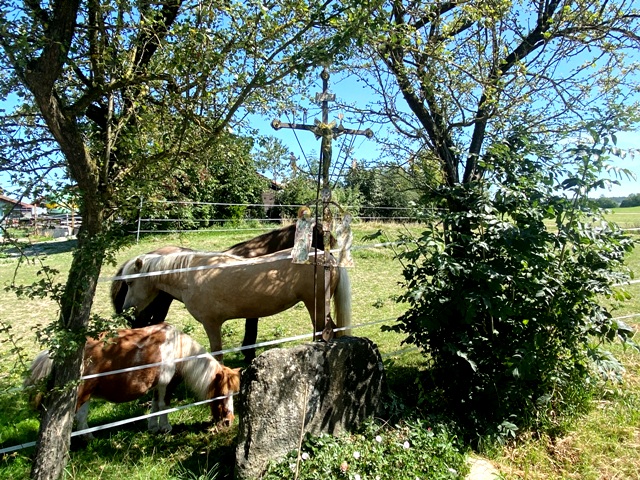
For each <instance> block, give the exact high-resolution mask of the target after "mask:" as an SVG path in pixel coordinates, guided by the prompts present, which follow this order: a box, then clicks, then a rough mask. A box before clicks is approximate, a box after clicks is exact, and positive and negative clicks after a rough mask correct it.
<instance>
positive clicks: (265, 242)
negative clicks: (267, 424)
mask: <svg viewBox="0 0 640 480" xmlns="http://www.w3.org/2000/svg"><path fill="white" fill-rule="evenodd" d="M295 234H296V226H295V225H289V226H288V227H283V228H278V229H276V230H272V231H270V232H267V233H263V234H262V235H258V236H257V237H255V238H252V239H250V240H247V241H244V242H241V243H237V244H235V245H233V246H232V247H231V248H229V249H228V250H225V252H224V253H229V254H231V255H237V256H239V257H245V258H254V257H260V256H262V255H267V254H269V253H275V252H279V251H281V250H286V249H288V248H292V247H293V242H294V239H295ZM335 243H336V241H335V238H334V237H333V236H332V237H331V247H334V246H335ZM311 245H312V246H313V247H318V248H322V246H323V236H322V229H320V228H319V227H317V226H316V227H315V228H314V233H313V238H312V244H311ZM192 251H193V250H191V249H190V248H184V247H174V246H168V247H161V248H159V249H157V250H154V251H153V252H149V254H154V253H155V254H158V255H165V254H168V253H177V252H192ZM123 267H124V264H123V265H122V266H121V267H120V268H119V269H118V272H117V273H116V276H121V275H122V269H123ZM126 296H127V284H126V282H124V281H122V280H114V281H113V282H112V283H111V301H112V303H113V307H114V309H115V311H116V313H118V314H121V313H123V311H124V309H123V308H122V306H123V305H124V299H125V297H126ZM173 300H174V298H173V297H172V296H171V295H169V294H168V293H166V292H160V293H159V294H158V296H157V297H156V298H155V299H154V300H153V301H152V302H151V303H150V304H149V305H148V306H147V307H146V308H145V309H144V310H142V311H140V312H138V313H137V314H136V316H135V318H133V319H130V320H129V325H130V326H131V327H133V328H137V327H144V326H147V325H154V324H156V323H160V322H164V321H165V319H166V318H167V313H168V312H169V307H170V306H171V302H173ZM244 332H245V333H244V339H243V341H242V346H243V347H244V346H247V345H253V344H255V343H256V340H257V338H258V319H257V318H247V319H246V321H245V330H244ZM242 352H243V354H244V358H245V360H246V361H251V360H253V358H255V356H256V350H255V348H251V349H245V350H243V351H242Z"/></svg>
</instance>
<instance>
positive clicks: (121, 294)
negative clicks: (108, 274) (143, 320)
mask: <svg viewBox="0 0 640 480" xmlns="http://www.w3.org/2000/svg"><path fill="white" fill-rule="evenodd" d="M125 265H126V264H123V265H121V266H120V268H119V269H118V272H117V273H116V277H119V276H120V275H122V270H124V266H125ZM128 289H129V287H127V284H126V282H124V281H122V280H114V281H113V282H111V303H113V308H114V309H115V311H116V313H117V314H120V313H122V312H123V311H124V308H123V307H124V299H125V298H126V297H127V290H128Z"/></svg>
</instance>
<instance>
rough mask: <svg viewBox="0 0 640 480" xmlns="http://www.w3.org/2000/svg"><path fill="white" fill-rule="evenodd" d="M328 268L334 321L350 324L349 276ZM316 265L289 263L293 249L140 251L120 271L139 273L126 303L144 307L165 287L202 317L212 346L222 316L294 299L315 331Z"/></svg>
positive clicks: (263, 310)
mask: <svg viewBox="0 0 640 480" xmlns="http://www.w3.org/2000/svg"><path fill="white" fill-rule="evenodd" d="M318 260H319V261H321V259H320V258H319V259H318ZM331 268H332V270H333V274H332V275H331V280H332V281H331V285H330V288H331V294H332V295H333V296H334V318H335V320H336V323H337V325H338V327H348V326H349V325H351V284H350V281H349V276H348V274H347V271H346V269H344V268H340V267H331ZM174 270H181V271H174ZM315 270H316V267H315V266H314V265H312V264H297V263H293V262H292V261H291V250H284V251H282V252H277V253H272V254H270V255H265V256H262V257H258V258H255V259H252V260H247V259H245V258H242V257H238V256H235V255H229V254H227V253H212V252H177V253H169V254H166V255H158V254H145V255H140V256H138V257H136V258H133V259H132V260H129V261H128V262H127V263H126V264H125V265H124V268H123V269H122V274H123V276H128V275H136V274H141V275H140V277H137V278H136V277H134V278H130V279H128V280H127V286H128V291H127V296H126V298H125V301H124V309H125V310H126V309H128V308H131V307H133V308H135V309H136V311H141V310H144V309H145V308H146V307H147V305H149V303H150V302H152V301H153V299H154V298H156V296H157V295H158V293H159V292H161V291H162V292H166V293H168V294H169V295H171V296H172V297H173V298H175V299H177V300H179V301H181V302H182V303H184V305H185V307H186V308H187V310H188V311H189V313H190V314H191V315H192V316H193V317H194V318H195V319H196V320H198V321H199V322H200V323H202V325H203V326H204V328H205V330H206V332H207V336H208V337H209V344H210V346H211V349H212V351H214V352H216V351H219V350H220V349H221V348H222V340H221V333H220V329H221V327H222V324H223V322H225V321H226V320H229V319H231V318H259V317H266V316H269V315H274V314H276V313H280V312H282V311H284V310H286V309H288V308H291V307H293V306H294V305H295V304H296V303H298V302H303V303H304V305H305V307H307V310H308V312H309V315H310V316H311V319H312V322H314V328H315V331H316V332H318V331H321V330H323V328H324V322H325V317H324V282H323V278H322V275H320V276H319V278H316V275H315ZM320 271H322V269H320ZM157 272H165V273H162V274H158V273H157ZM148 274H151V275H148ZM346 334H348V333H346ZM220 357H221V356H220Z"/></svg>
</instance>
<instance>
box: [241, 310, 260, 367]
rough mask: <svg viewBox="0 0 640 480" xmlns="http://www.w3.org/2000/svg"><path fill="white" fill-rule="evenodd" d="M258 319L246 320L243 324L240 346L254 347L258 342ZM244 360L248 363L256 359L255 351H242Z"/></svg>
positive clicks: (253, 349) (248, 349) (251, 349)
mask: <svg viewBox="0 0 640 480" xmlns="http://www.w3.org/2000/svg"><path fill="white" fill-rule="evenodd" d="M258 320H259V319H258V318H247V319H246V320H245V322H244V340H242V346H243V347H246V346H247V345H254V344H255V343H256V341H257V340H258ZM242 354H243V355H244V360H245V361H246V362H250V361H251V360H253V359H254V358H256V349H255V348H247V349H246V350H242Z"/></svg>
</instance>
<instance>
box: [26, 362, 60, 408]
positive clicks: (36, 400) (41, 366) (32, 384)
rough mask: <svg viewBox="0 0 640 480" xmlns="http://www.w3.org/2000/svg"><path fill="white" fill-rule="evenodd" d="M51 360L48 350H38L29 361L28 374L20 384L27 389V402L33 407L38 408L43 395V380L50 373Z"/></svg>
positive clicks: (51, 367)
mask: <svg viewBox="0 0 640 480" xmlns="http://www.w3.org/2000/svg"><path fill="white" fill-rule="evenodd" d="M52 369H53V360H52V359H51V355H49V350H44V351H42V352H40V353H39V354H38V355H37V356H36V358H35V359H34V360H33V362H31V366H30V367H29V375H28V376H27V378H25V379H24V382H23V383H22V386H23V387H24V388H25V389H26V390H28V391H29V403H30V404H31V406H32V407H33V408H38V407H39V406H40V403H41V402H42V397H43V395H44V389H43V387H44V382H45V381H46V379H47V378H48V377H49V375H50V374H51V370H52Z"/></svg>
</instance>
